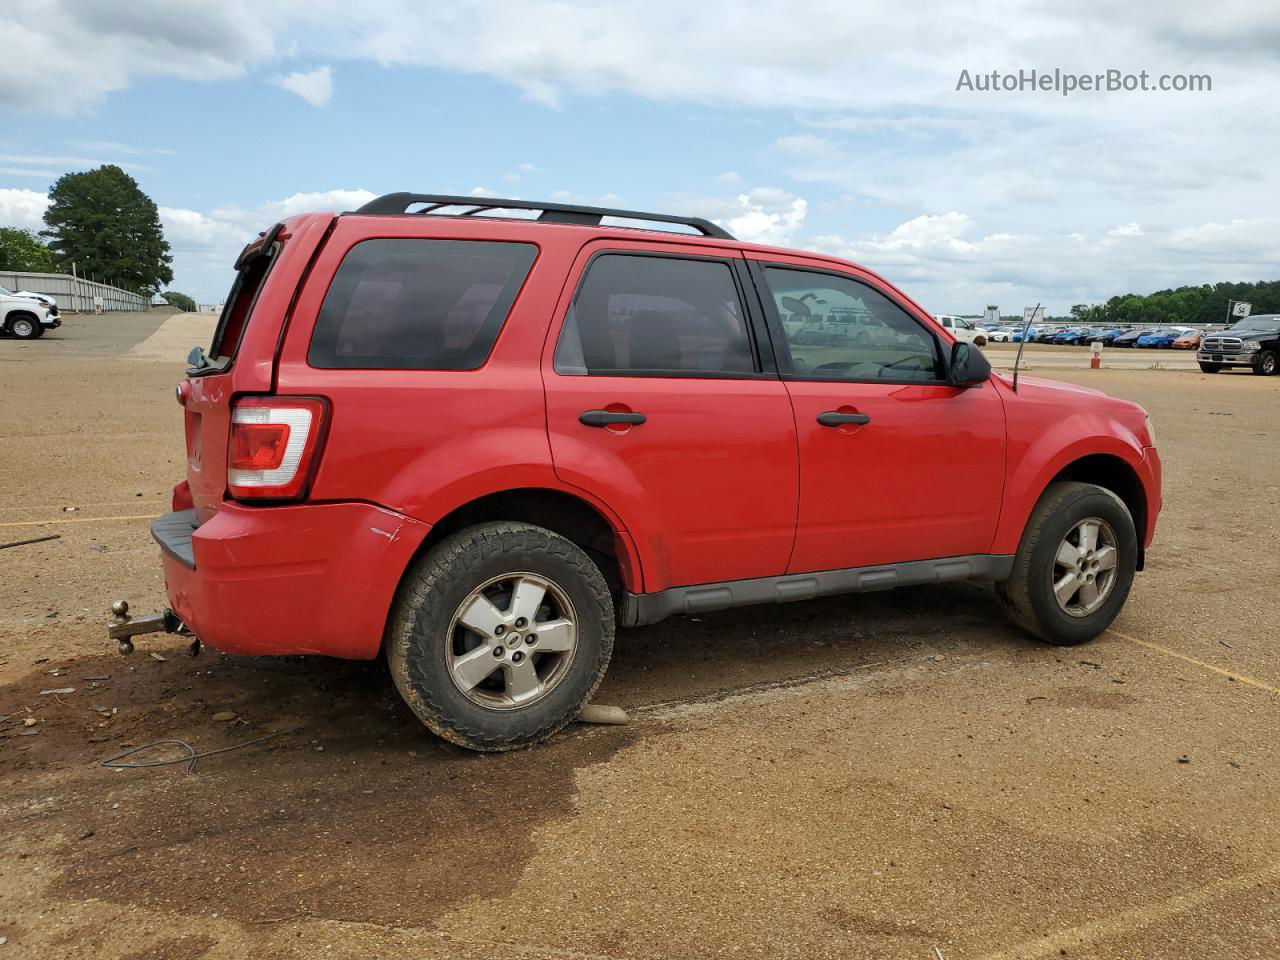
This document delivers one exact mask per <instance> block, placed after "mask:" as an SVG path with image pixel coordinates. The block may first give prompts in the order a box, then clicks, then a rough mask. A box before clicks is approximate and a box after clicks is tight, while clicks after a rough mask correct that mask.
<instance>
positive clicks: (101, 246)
mask: <svg viewBox="0 0 1280 960" xmlns="http://www.w3.org/2000/svg"><path fill="white" fill-rule="evenodd" d="M44 222H45V223H46V224H48V227H49V229H48V230H45V231H44V232H43V233H44V236H47V237H49V238H51V239H50V241H49V246H50V247H51V248H52V250H53V258H54V262H55V263H56V264H58V265H59V266H61V267H63V268H69V266H70V264H71V263H72V262H74V263H75V264H76V270H77V272H78V273H79V274H80V275H81V276H90V275H91V276H94V277H96V278H97V279H98V280H101V281H103V282H105V283H110V284H114V285H116V286H122V287H150V288H152V289H155V288H158V287H161V286H163V285H165V284H167V283H171V282H172V281H173V270H171V269H170V267H169V264H171V263H172V262H173V257H172V256H170V255H169V244H168V242H166V240H165V239H164V230H163V229H162V228H161V226H160V215H159V212H158V211H157V210H156V205H155V204H154V203H153V202H152V201H151V198H150V197H148V196H147V195H146V194H145V193H143V192H142V191H141V190H140V189H138V183H137V181H136V180H134V179H133V177H131V176H129V175H128V174H127V173H125V172H124V171H123V170H121V169H120V168H119V167H117V166H115V165H114V164H106V165H105V166H101V167H99V168H98V169H97V170H90V171H88V172H87V173H68V174H64V175H63V176H61V177H59V178H58V182H57V183H55V184H54V185H53V189H52V190H50V191H49V207H48V209H47V210H46V211H45V214H44Z"/></svg>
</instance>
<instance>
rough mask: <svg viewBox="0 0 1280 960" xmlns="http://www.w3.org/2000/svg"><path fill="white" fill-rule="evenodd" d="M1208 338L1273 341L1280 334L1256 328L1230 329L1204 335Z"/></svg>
mask: <svg viewBox="0 0 1280 960" xmlns="http://www.w3.org/2000/svg"><path fill="white" fill-rule="evenodd" d="M1205 336H1209V337H1239V338H1240V339H1241V340H1274V339H1275V338H1276V337H1278V336H1280V334H1277V333H1272V332H1271V331H1270V330H1259V329H1257V328H1256V327H1252V328H1251V327H1232V328H1231V329H1230V330H1218V331H1216V332H1214V333H1209V334H1205Z"/></svg>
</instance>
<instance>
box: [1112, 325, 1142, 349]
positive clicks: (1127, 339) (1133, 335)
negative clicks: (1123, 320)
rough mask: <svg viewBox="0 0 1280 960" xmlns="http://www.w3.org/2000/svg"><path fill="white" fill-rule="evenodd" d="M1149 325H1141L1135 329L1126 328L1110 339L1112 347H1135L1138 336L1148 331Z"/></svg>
mask: <svg viewBox="0 0 1280 960" xmlns="http://www.w3.org/2000/svg"><path fill="white" fill-rule="evenodd" d="M1151 330H1152V328H1151V327H1142V328H1139V329H1135V330H1126V331H1125V332H1124V333H1122V334H1120V335H1118V336H1117V337H1116V338H1115V339H1114V340H1112V341H1111V345H1112V346H1113V347H1136V346H1137V345H1138V338H1139V337H1141V336H1144V335H1145V334H1148V333H1150V332H1151Z"/></svg>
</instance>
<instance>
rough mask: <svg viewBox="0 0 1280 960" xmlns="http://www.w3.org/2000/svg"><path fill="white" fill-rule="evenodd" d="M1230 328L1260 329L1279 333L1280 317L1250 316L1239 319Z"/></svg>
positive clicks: (1264, 331) (1265, 331)
mask: <svg viewBox="0 0 1280 960" xmlns="http://www.w3.org/2000/svg"><path fill="white" fill-rule="evenodd" d="M1232 329H1234V330H1260V331H1262V332H1263V333H1280V317H1251V318H1250V319H1248V320H1241V321H1240V322H1239V323H1238V324H1236V325H1235V327H1233V328H1232Z"/></svg>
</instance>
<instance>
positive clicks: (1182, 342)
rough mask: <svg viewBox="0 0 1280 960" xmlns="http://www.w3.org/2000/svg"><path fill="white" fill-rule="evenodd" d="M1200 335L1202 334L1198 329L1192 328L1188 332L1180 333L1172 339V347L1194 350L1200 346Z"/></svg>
mask: <svg viewBox="0 0 1280 960" xmlns="http://www.w3.org/2000/svg"><path fill="white" fill-rule="evenodd" d="M1202 336H1203V334H1201V333H1200V331H1199V330H1192V331H1190V332H1188V333H1184V334H1180V335H1179V336H1178V337H1177V339H1175V340H1174V341H1173V348H1174V349H1175V350H1194V349H1195V348H1196V347H1198V346H1200V338H1201V337H1202Z"/></svg>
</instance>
